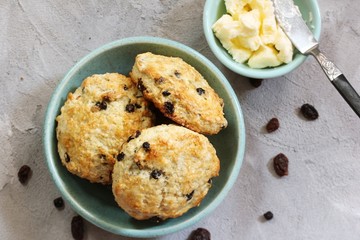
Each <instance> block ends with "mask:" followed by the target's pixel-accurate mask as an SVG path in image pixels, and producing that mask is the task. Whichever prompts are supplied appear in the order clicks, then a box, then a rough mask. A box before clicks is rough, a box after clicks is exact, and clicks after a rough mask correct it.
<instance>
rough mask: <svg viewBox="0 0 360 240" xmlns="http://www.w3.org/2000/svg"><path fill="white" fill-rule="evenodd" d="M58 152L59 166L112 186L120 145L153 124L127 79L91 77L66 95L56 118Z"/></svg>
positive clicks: (146, 106) (142, 101)
mask: <svg viewBox="0 0 360 240" xmlns="http://www.w3.org/2000/svg"><path fill="white" fill-rule="evenodd" d="M56 120H57V129H56V133H57V139H58V152H59V155H60V158H61V161H62V163H63V165H65V166H66V168H67V169H68V170H69V171H70V172H71V173H73V174H75V175H78V176H79V177H82V178H85V179H88V180H89V181H90V182H97V183H102V184H111V173H112V170H113V165H114V163H115V161H116V157H117V156H118V154H119V151H120V148H121V145H122V144H123V143H124V142H126V141H127V139H128V137H129V136H130V135H132V134H134V133H135V132H136V131H139V130H141V129H143V128H147V127H151V126H152V125H153V116H152V113H151V111H150V110H149V109H148V102H147V101H146V100H145V99H144V98H143V97H142V94H141V93H140V92H139V91H138V90H137V88H136V86H135V84H134V83H133V82H132V81H131V80H130V78H128V77H125V76H123V75H121V74H118V73H107V74H103V75H92V76H90V77H88V78H86V79H85V80H84V81H83V82H82V84H81V86H80V87H79V88H78V89H76V91H75V92H74V93H69V94H68V97H67V100H66V102H65V104H64V106H63V107H62V108H61V114H60V115H59V116H57V118H56Z"/></svg>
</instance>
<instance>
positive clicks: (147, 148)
mask: <svg viewBox="0 0 360 240" xmlns="http://www.w3.org/2000/svg"><path fill="white" fill-rule="evenodd" d="M142 146H143V148H144V149H145V151H149V150H150V143H149V142H144V143H143V145H142Z"/></svg>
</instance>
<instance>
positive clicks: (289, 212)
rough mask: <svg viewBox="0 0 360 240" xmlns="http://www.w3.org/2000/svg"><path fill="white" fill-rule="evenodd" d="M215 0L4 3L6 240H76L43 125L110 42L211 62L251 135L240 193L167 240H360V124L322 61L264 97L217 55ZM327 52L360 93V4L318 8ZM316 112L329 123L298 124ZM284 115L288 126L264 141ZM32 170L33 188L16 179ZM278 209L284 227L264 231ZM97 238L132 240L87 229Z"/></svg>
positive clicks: (332, 1)
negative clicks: (206, 19)
mask: <svg viewBox="0 0 360 240" xmlns="http://www.w3.org/2000/svg"><path fill="white" fill-rule="evenodd" d="M204 2H205V1H204V0H202V1H194V0H160V1H155V0H140V1H121V0H117V1H110V0H102V1H94V0H77V1H60V0H54V1H37V0H27V1H25V0H2V1H0V69H1V74H0V81H1V88H0V145H1V148H0V156H1V161H0V232H1V234H0V239H16V240H18V239H19V240H22V239H54V240H55V239H59V240H60V239H71V234H70V221H71V218H72V216H73V215H74V214H75V213H74V212H73V211H72V210H71V209H70V208H69V206H68V205H67V207H66V208H65V210H63V211H57V210H56V209H55V208H54V207H53V204H52V201H53V199H54V198H56V197H58V196H59V192H58V191H57V189H56V187H55V185H54V183H53V182H52V180H51V179H50V176H49V174H48V171H47V167H46V165H45V160H44V156H43V152H42V142H41V136H42V122H43V118H44V113H45V110H46V107H47V103H48V101H49V98H50V95H51V93H52V91H53V90H54V88H55V86H56V85H57V84H58V82H59V81H60V79H61V78H62V77H63V76H64V75H65V73H66V72H67V71H68V70H69V68H70V67H71V66H73V65H74V64H75V63H76V61H78V60H79V59H81V58H82V57H83V56H84V55H86V54H88V53H89V52H90V51H92V50H94V49H95V48H97V47H99V46H101V45H103V44H105V43H108V42H110V41H113V40H116V39H120V38H124V37H130V36H138V35H151V36H158V37H164V38H169V39H173V40H176V41H179V42H182V43H184V44H186V45H188V46H190V47H192V48H194V49H196V50H198V51H199V52H200V53H202V54H204V55H205V56H206V57H208V58H209V59H211V60H212V61H213V62H214V63H215V64H216V65H217V66H218V67H219V68H220V69H221V70H222V71H223V72H224V74H225V75H226V76H227V77H228V79H229V81H230V82H231V84H232V86H233V87H234V89H235V90H236V93H237V95H238V98H239V100H240V103H241V106H242V109H243V112H244V115H245V121H246V127H247V151H246V155H245V159H244V164H243V166H242V169H241V172H240V174H239V177H238V180H237V182H236V184H235V185H234V187H233V189H232V190H231V192H230V193H229V195H228V196H227V198H226V199H225V201H224V202H223V204H221V205H220V206H219V207H218V208H217V209H216V210H215V211H214V212H213V213H212V214H210V215H209V216H208V217H206V218H205V219H203V220H202V221H200V222H199V223H198V224H196V225H195V226H193V227H190V228H188V229H185V230H183V231H181V232H178V233H176V234H172V235H168V236H164V237H160V238H157V239H164V240H165V239H179V240H180V239H186V238H187V236H188V235H189V233H190V232H191V231H192V230H193V229H195V228H196V227H199V226H201V227H206V228H208V229H209V230H210V231H211V233H212V236H213V239H226V240H227V239H310V240H311V239H314V240H319V239H323V240H327V239H346V240H352V239H354V240H355V239H359V237H360V184H359V183H360V121H359V118H358V117H357V116H356V115H355V114H354V113H353V112H352V111H351V109H350V108H349V107H348V106H347V105H346V103H345V101H344V100H343V99H342V98H341V97H340V96H339V94H338V93H337V92H336V90H335V88H334V87H333V86H331V84H330V83H329V82H328V80H327V79H326V77H325V75H324V74H323V73H322V72H321V70H320V68H319V67H318V66H317V64H316V62H315V60H314V59H312V58H309V59H308V60H307V61H306V62H305V64H303V65H302V66H301V67H300V68H299V69H297V70H296V71H295V72H293V73H291V74H288V75H286V76H284V77H281V78H276V79H269V80H266V81H265V82H264V83H263V85H262V86H261V87H260V88H257V89H253V88H252V87H251V86H250V84H249V83H248V81H247V80H246V79H245V78H243V77H241V76H238V75H236V74H234V73H232V72H230V71H229V70H227V69H225V68H224V67H223V66H222V65H221V64H220V63H219V62H218V61H217V60H216V59H215V57H214V56H213V54H212V53H211V51H210V49H209V48H208V46H207V43H206V41H205V38H204V35H203V30H202V9H203V5H204ZM319 5H320V7H321V13H322V23H323V29H322V37H321V40H322V41H321V46H322V49H323V50H324V51H325V53H326V54H327V55H328V57H329V58H331V59H335V60H336V61H335V62H336V63H337V65H338V66H339V67H340V68H341V69H342V70H343V72H345V73H346V76H347V77H348V79H349V80H350V81H351V82H352V84H353V85H354V87H355V88H356V89H357V90H358V91H359V90H360V80H359V79H360V78H359V76H360V59H359V56H360V18H359V12H360V4H359V2H358V1H357V0H343V1H337V0H319ZM305 102H309V103H311V104H313V105H315V106H316V107H317V109H318V111H319V113H320V118H319V119H318V120H317V121H314V122H307V121H305V120H304V119H302V118H301V117H300V116H299V114H298V108H299V107H300V106H301V105H302V104H303V103H305ZM274 116H276V117H278V118H279V119H280V121H281V128H280V129H279V131H277V132H275V133H273V134H265V132H264V128H263V127H264V125H265V124H266V123H267V121H268V120H269V119H270V118H272V117H274ZM279 152H284V153H285V154H286V155H288V157H289V159H290V175H289V176H288V177H286V178H283V179H279V178H277V177H275V176H274V175H273V172H272V170H271V168H270V160H271V159H272V157H273V156H275V155H276V154H277V153H279ZM23 164H28V165H30V166H31V167H32V169H33V176H32V178H31V179H30V181H29V183H28V184H27V186H25V187H24V186H22V185H21V184H20V183H19V182H18V180H17V176H16V174H17V170H18V169H19V167H20V166H21V165H23ZM267 210H271V211H273V213H274V214H275V218H274V219H273V220H272V221H270V222H263V221H262V218H261V215H262V214H263V213H264V212H265V211H267ZM86 239H109V240H112V239H129V238H124V237H121V236H116V235H113V234H110V233H107V232H105V231H103V230H101V229H99V228H97V227H95V226H93V225H92V224H90V223H86Z"/></svg>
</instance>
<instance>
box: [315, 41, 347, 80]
mask: <svg viewBox="0 0 360 240" xmlns="http://www.w3.org/2000/svg"><path fill="white" fill-rule="evenodd" d="M310 53H311V54H312V55H313V56H314V57H315V58H316V60H317V61H318V62H319V63H320V65H321V67H322V69H323V70H324V72H325V74H326V75H327V77H328V78H329V79H330V81H333V80H334V79H335V78H337V77H338V76H340V75H341V74H342V73H341V71H340V69H338V68H337V67H336V66H335V64H334V63H333V62H331V61H330V60H329V59H327V58H326V57H325V55H324V54H322V53H321V52H320V50H319V49H318V48H314V49H312V50H311V51H310Z"/></svg>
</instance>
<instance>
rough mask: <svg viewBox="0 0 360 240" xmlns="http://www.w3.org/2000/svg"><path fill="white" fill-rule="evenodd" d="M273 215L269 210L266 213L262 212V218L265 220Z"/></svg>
mask: <svg viewBox="0 0 360 240" xmlns="http://www.w3.org/2000/svg"><path fill="white" fill-rule="evenodd" d="M273 217H274V214H273V213H272V212H270V211H267V212H266V213H264V218H265V219H266V220H271V219H272V218H273Z"/></svg>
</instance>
